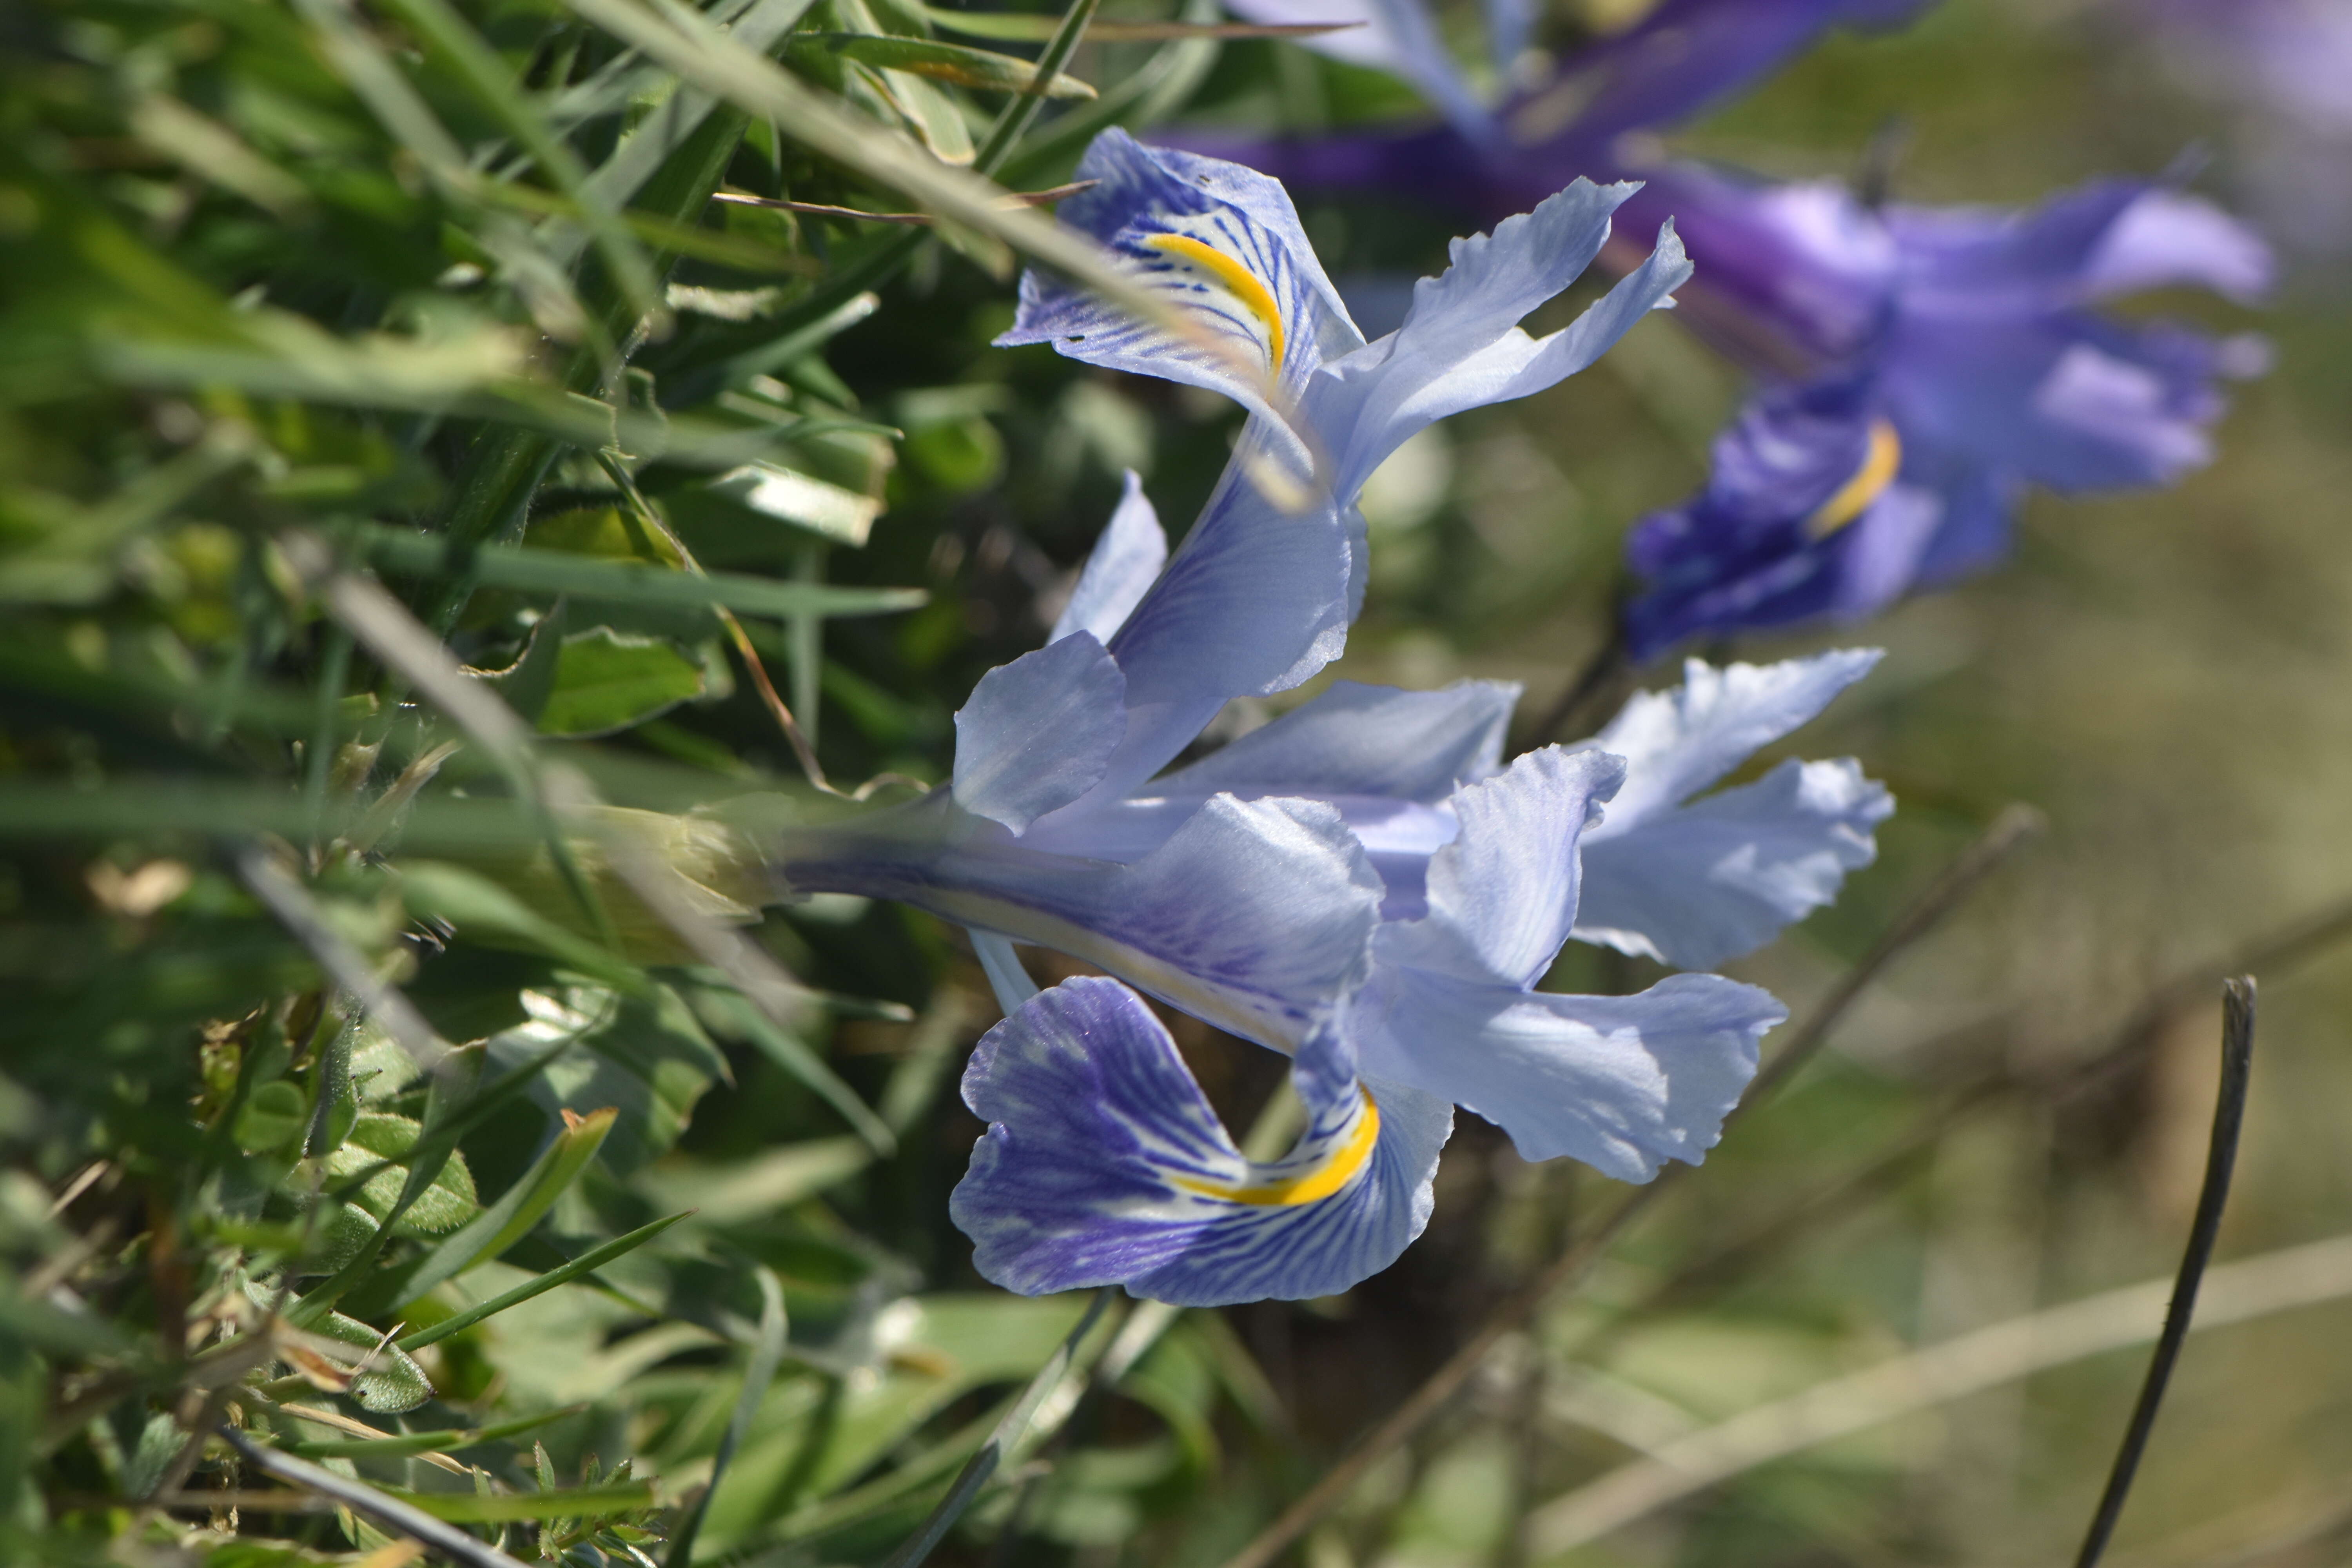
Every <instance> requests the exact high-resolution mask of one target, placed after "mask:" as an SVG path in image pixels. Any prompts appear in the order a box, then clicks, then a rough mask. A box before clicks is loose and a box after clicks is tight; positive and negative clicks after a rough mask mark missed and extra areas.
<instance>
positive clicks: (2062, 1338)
mask: <svg viewBox="0 0 2352 1568" xmlns="http://www.w3.org/2000/svg"><path fill="white" fill-rule="evenodd" d="M2172 1285H2173V1281H2172V1280H2171V1279H2149V1280H2146V1281H2143V1282H2142V1283H2140V1284H2137V1285H2128V1286H2126V1287H2124V1288H2123V1289H2118V1290H2109V1291H2105V1292H2104V1293H2103V1294H2100V1295H2097V1296H2090V1297H2086V1298H2084V1300H2079V1301H2069V1302H2067V1303H2066V1304H2065V1305H2064V1306H2063V1307H2051V1308H2047V1309H2044V1310H2042V1311H2039V1312H2031V1313H2028V1314H2026V1315H2025V1316H2023V1317H2021V1318H2011V1319H2010V1320H2009V1321H2006V1322H2000V1323H1994V1324H1992V1325H1991V1326H1990V1327H1988V1328H1982V1329H1978V1330H1975V1331H1971V1332H1969V1333H1965V1334H1960V1335H1958V1336H1956V1337H1954V1338H1952V1339H1948V1340H1946V1341H1944V1342H1941V1343H1940V1344H1934V1345H1929V1346H1927V1348H1926V1349H1924V1350H1918V1351H1914V1352H1911V1353H1909V1354H1907V1355H1901V1356H1896V1357H1895V1358H1894V1359H1893V1360H1891V1361H1885V1362H1881V1363H1879V1364H1878V1365H1876V1366H1874V1367H1869V1368H1865V1369H1864V1370H1863V1371H1861V1372H1857V1373H1848V1374H1847V1375H1846V1376H1843V1377H1837V1378H1832V1379H1831V1380H1829V1381H1828V1382H1826V1383H1820V1384H1814V1385H1813V1386H1812V1387H1811V1388H1809V1389H1806V1390H1805V1391H1804V1392H1803V1393H1801V1394H1791V1395H1790V1396H1789V1397H1788V1398H1786V1399H1778V1400H1774V1401H1773V1402H1772V1403H1770V1404H1769V1405H1759V1406H1757V1407H1756V1408H1755V1409H1753V1410H1746V1411H1742V1412H1741V1413H1740V1414H1738V1415H1735V1416H1733V1417H1731V1418H1730V1419H1729V1420H1727V1421H1725V1422H1722V1423H1719V1424H1718V1425H1717V1426H1710V1427H1707V1428H1706V1430H1705V1431H1702V1432H1698V1433H1695V1434H1693V1435H1692V1436H1688V1437H1685V1438H1683V1439H1682V1440H1681V1441H1679V1442H1675V1443H1670V1444H1667V1445H1666V1446H1665V1447H1663V1448H1661V1449H1660V1450H1659V1451H1658V1452H1657V1453H1656V1454H1655V1455H1654V1456H1653V1457H1651V1458H1643V1459H1637V1460H1635V1461H1633V1463H1632V1464H1628V1465H1624V1466H1622V1467H1620V1468H1617V1469H1614V1470H1612V1471H1610V1472H1609V1473H1608V1474H1606V1475H1604V1476H1602V1477H1601V1479H1598V1480H1595V1481H1592V1482H1590V1483H1588V1484H1587V1485H1585V1486H1582V1487H1579V1488H1578V1489H1576V1490H1574V1491H1572V1492H1570V1493H1569V1494H1568V1495H1567V1496H1565V1497H1562V1498H1559V1499H1556V1500H1553V1501H1552V1502H1549V1503H1548V1504H1546V1505H1545V1506H1544V1507H1543V1508H1541V1509H1539V1510H1537V1512H1536V1513H1535V1515H1534V1517H1533V1519H1532V1520H1531V1521H1530V1525H1529V1530H1530V1539H1531V1540H1532V1542H1533V1543H1534V1546H1535V1549H1536V1551H1537V1552H1538V1554H1549V1553H1555V1552H1566V1551H1568V1550H1569V1549H1570V1548H1571V1547H1575V1546H1579V1545H1581V1544H1583V1543H1584V1542H1588V1541H1592V1540H1596V1539H1598V1538H1599V1537H1601V1536H1603V1535H1606V1534H1608V1533H1609V1532H1610V1531H1612V1530H1616V1529H1618V1528H1620V1527H1622V1526H1623V1525H1626V1524H1630V1523H1632V1522H1633V1521H1635V1520H1637V1519H1640V1518H1642V1517H1643V1516H1644V1515H1646V1514H1649V1513H1652V1512H1654V1511H1655V1510H1658V1509H1661V1508H1664V1506H1666V1505H1667V1504H1668V1503H1671V1502H1674V1501H1676V1500H1679V1499H1682V1498H1685V1497H1688V1496H1690V1495H1691V1494H1693V1493H1694V1492H1699V1491H1704V1490H1706V1489H1707V1488H1709V1487H1711V1486H1714V1485H1716V1484H1717V1482H1720V1481H1724V1480H1727V1479H1730V1478H1732V1477H1734V1476H1737V1475H1739V1474H1741V1473H1743V1472H1745V1471H1748V1470H1751V1469H1754V1468H1757V1467H1758V1466H1759V1465H1766V1464H1769V1463H1771V1462H1772V1461H1773V1460H1775V1459H1780V1458H1787V1457H1789V1456H1790V1455H1791V1454H1796V1453H1801V1452H1802V1451H1803V1450H1805V1449H1807V1448H1811V1447H1818V1446H1819V1445H1821V1444H1823V1443H1827V1442H1830V1441H1832V1439H1835V1438H1838V1437H1843V1436H1850V1435H1852V1434H1853V1433H1856V1432H1861V1431H1865V1430H1867V1429H1869V1428H1870V1427H1873V1426H1879V1425H1882V1424H1883V1423H1885V1422H1888V1421H1892V1420H1894V1419H1895V1417H1897V1416H1900V1415H1911V1414H1913V1413H1914V1412H1916V1411H1920V1410H1925V1409H1927V1408H1929V1407H1930V1406H1932V1405H1942V1404H1946V1403H1948V1402H1949V1401H1951V1400H1955V1399H1961V1398H1965V1397H1966V1396H1968V1395H1969V1394H1977V1393H1980V1392H1982V1391H1983V1390H1985V1389H1988V1388H1993V1387H1997V1386H1998V1385H2000V1384H2004V1383H2010V1382H2013V1381H2015V1380H2016V1379H2018V1378H2021V1377H2026V1376H2030V1375H2032V1373H2037V1372H2044V1371H2047V1370H2049V1369H2050V1368H2052V1367H2057V1366H2063V1365H2065V1364H2067V1363H2070V1362H2077V1361H2081V1360H2084V1358H2086V1357H2089V1356H2094V1355H2098V1354H2100V1353H2102V1352H2106V1351H2116V1350H2126V1349H2128V1348H2130V1347H2131V1346H2133V1345H2138V1344H2146V1343H2147V1342H2149V1341H2150V1340H2153V1339H2155V1338H2156V1337H2157V1332H2158V1324H2159V1323H2160V1322H2161V1321H2162V1320H2163V1317H2164V1313H2165V1306H2166V1302H2167V1301H2168V1300H2169V1298H2170V1296H2171V1293H2172ZM2203 1295H2204V1310H2203V1311H2202V1313H2201V1314H2200V1317H2199V1318H2198V1321H2196V1323H2195V1324H2193V1325H2192V1331H2198V1332H2201V1331H2205V1330H2207V1329H2218V1328H2221V1327H2223V1326H2224V1325H2227V1324H2231V1323H2243V1322H2249V1321H2252V1320H2253V1319H2256V1318H2263V1317H2269V1316H2271V1315H2272V1314H2273V1313H2277V1312H2284V1311H2291V1310H2294V1309H2295V1308H2298V1307H2310V1306H2316V1305H2318V1304H2320V1303H2321V1302H2325V1301H2333V1300H2339V1299H2341V1298H2343V1297H2345V1296H2347V1295H2352V1236H2339V1237H2330V1238H2329V1239H2328V1240H2326V1241H2315V1242H2312V1243H2310V1244H2308V1245H2306V1246H2303V1247H2286V1248H2284V1249H2282V1250H2280V1251H2277V1252H2267V1253H2263V1254H2261V1255H2260V1256H2258V1257H2254V1258H2243V1259H2241V1260H2240V1261H2238V1262H2235V1263H2227V1264H2223V1265H2222V1266H2221V1267H2220V1268H2215V1269H2213V1270H2212V1271H2211V1272H2210V1273H2209V1274H2207V1275H2206V1276H2205V1287H2204V1293H2203Z"/></svg>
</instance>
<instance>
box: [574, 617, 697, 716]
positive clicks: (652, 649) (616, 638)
mask: <svg viewBox="0 0 2352 1568" xmlns="http://www.w3.org/2000/svg"><path fill="white" fill-rule="evenodd" d="M705 686H706V679H705V676H704V671H703V668H702V666H701V665H700V664H698V663H697V662H695V661H694V660H693V659H690V658H687V657H686V656H685V655H684V654H681V653H679V652H678V651H677V647H675V646H674V645H672V644H671V643H668V642H667V641H664V640H662V639H660V638H658V637H630V636H627V635H625V634H623V633H620V632H616V631H614V630H613V629H612V628H611V627H610V626H596V627H593V628H592V629H591V630H588V631H584V632H581V633H578V634H577V635H575V636H572V637H565V638H564V639H563V647H562V652H561V653H560V654H559V655H558V657H557V659H556V665H555V684H554V688H553V689H551V691H549V693H548V696H547V706H546V707H544V708H542V709H541V710H540V715H539V730H540V733H541V734H543V735H569V736H573V737H582V738H584V737H588V736H594V735H610V734H614V733H616V732H617V731H622V730H625V729H627V728H628V727H629V726H630V725H632V724H635V723H637V722H639V721H643V720H646V719H651V718H655V717H656V716H657V715H660V714H663V713H667V712H668V711H669V710H671V709H673V708H675V707H677V705H678V704H679V703H681V702H686V701H689V700H693V699H694V698H697V697H699V696H701V695H702V693H703V690H704V688H705Z"/></svg>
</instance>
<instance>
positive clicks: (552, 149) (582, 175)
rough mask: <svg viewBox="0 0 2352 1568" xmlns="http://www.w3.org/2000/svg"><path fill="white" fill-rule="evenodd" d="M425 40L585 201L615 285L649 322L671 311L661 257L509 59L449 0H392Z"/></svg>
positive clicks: (545, 169)
mask: <svg viewBox="0 0 2352 1568" xmlns="http://www.w3.org/2000/svg"><path fill="white" fill-rule="evenodd" d="M388 3H389V4H390V5H392V7H393V8H394V10H396V11H398V12H399V13H400V15H401V16H404V17H405V18H406V19H407V22H408V24H409V26H412V27H414V28H415V29H416V31H417V32H418V34H419V35H421V36H422V37H423V38H424V39H425V42H426V43H427V44H428V45H429V46H430V47H432V48H433V50H434V51H436V53H437V54H439V55H440V57H441V58H443V59H445V60H446V61H447V62H448V64H449V65H450V66H451V67H452V68H454V71H455V74H456V76H457V79H459V80H461V81H463V82H464V83H465V84H466V86H467V89H469V90H470V91H471V92H472V94H473V95H474V97H475V99H476V100H478V102H479V103H480V104H481V105H482V107H483V108H485V109H487V110H489V111H490V113H491V114H493V115H495V116H496V117H497V118H498V119H499V121H500V122H501V123H503V124H504V125H505V126H506V128H507V131H508V132H509V134H511V135H512V136H513V137H514V138H515V140H516V141H518V142H521V143H522V144H523V146H524V147H525V148H526V149H528V150H529V152H530V156H531V159H532V161H533V162H534V163H537V164H538V165H539V168H540V170H541V173H543V174H546V175H547V177H548V178H549V179H551V180H552V181H553V182H554V183H555V186H556V188H557V189H558V190H560V191H562V193H563V194H564V195H565V196H567V197H569V198H570V199H571V200H572V201H573V202H576V203H577V204H579V207H580V213H581V216H582V218H583V221H584V222H585V223H586V225H587V226H588V230H589V232H590V233H591V234H592V235H593V236H594V237H595V241H596V247H597V249H598V250H599V251H600V252H601V253H602V254H603V255H604V263H605V265H606V266H607V267H609V268H611V269H612V273H613V278H614V281H615V282H616V283H617V284H618V285H619V287H620V289H621V292H622V293H623V294H624V295H625V296H626V297H627V299H628V300H629V303H630V305H631V308H632V309H633V310H635V312H636V314H637V315H638V316H639V317H640V318H641V319H642V318H646V317H653V318H659V317H661V316H662V315H663V314H664V313H665V312H664V310H663V306H662V300H661V284H660V280H659V279H656V277H655V276H654V266H653V258H651V257H649V256H647V255H646V252H645V248H644V247H642V246H640V245H639V244H638V243H637V239H636V237H635V235H634V234H632V233H631V232H630V231H629V227H628V226H627V225H626V224H625V223H623V222H622V221H621V216H620V214H619V212H618V211H617V210H616V209H615V207H614V205H613V204H612V203H611V202H609V201H608V200H607V199H606V198H605V195H604V193H603V192H602V191H600V190H598V189H596V188H595V187H594V186H593V184H591V182H590V180H589V174H588V170H587V167H586V166H585V165H584V164H583V163H581V162H580V157H579V154H577V153H574V152H572V149H571V147H570V146H569V145H568V144H566V143H565V142H564V141H563V140H562V138H561V137H560V136H558V135H557V134H556V133H555V131H554V129H553V127H551V126H550V125H549V124H548V123H547V121H545V120H543V119H541V117H540V114H539V111H538V110H536V109H535V108H534V107H532V104H531V101H530V98H529V97H528V96H527V95H526V94H525V93H524V92H523V91H522V90H521V84H520V83H519V82H517V81H516V80H515V79H514V78H513V75H512V73H510V72H509V70H508V69H507V68H506V65H505V62H504V61H502V60H500V59H499V57H498V55H497V54H496V53H495V52H494V51H493V50H492V49H491V48H490V47H489V45H488V44H487V43H485V42H484V41H483V40H482V37H481V35H480V34H478V33H477V32H475V31H474V29H473V27H472V26H471V25H469V24H468V23H467V21H466V19H465V18H464V17H463V16H459V15H458V14H457V11H456V10H455V9H454V8H452V7H451V6H450V5H448V3H447V0H388Z"/></svg>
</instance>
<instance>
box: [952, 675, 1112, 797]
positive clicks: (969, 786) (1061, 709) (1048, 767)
mask: <svg viewBox="0 0 2352 1568" xmlns="http://www.w3.org/2000/svg"><path fill="white" fill-rule="evenodd" d="M1126 695H1127V679H1126V677H1124V676H1122V675H1121V674H1120V673H1119V669H1118V665H1117V664H1116V663H1114V662H1113V661H1112V659H1111V657H1110V655H1109V654H1108V653H1107V652H1105V651H1104V649H1103V645H1102V644H1100V643H1098V642H1097V641H1096V640H1095V638H1094V634H1093V633H1091V632H1080V633H1078V634H1076V636H1074V637H1066V638H1064V639H1063V640H1062V641H1060V642H1057V643H1055V644H1053V645H1051V646H1050V647H1042V648H1039V649H1037V650H1036V651H1035V652H1034V653H1025V654H1023V655H1022V656H1021V657H1020V658H1016V659H1014V660H1013V662H1012V663H1011V664H1001V665H999V666H997V667H996V668H994V669H992V670H990V671H989V672H988V673H987V674H986V675H983V676H982V677H981V678H980V684H979V685H977V686H975V687H973V688H972V691H971V700H969V701H967V702H966V703H965V704H964V705H963V707H962V708H961V709H960V710H958V711H957V713H956V716H955V727H956V750H955V775H954V777H955V799H956V804H957V805H960V806H961V807H962V808H963V809H964V810H966V811H969V812H971V814H972V815H973V816H984V817H987V818H989V819H990V820H992V821H994V822H1001V823H1003V825H1004V826H1007V827H1009V828H1011V829H1012V830H1013V832H1015V833H1020V832H1022V831H1023V830H1024V829H1025V828H1027V827H1028V826H1029V824H1030V823H1031V822H1033V821H1034V820H1035V819H1036V818H1038V817H1040V816H1044V815H1045V813H1047V812H1049V811H1052V810H1054V809H1055V808H1056V807H1059V806H1064V805H1068V804H1069V803H1070V802H1072V801H1074V800H1076V799H1077V798H1078V796H1080V795H1084V794H1086V792H1087V790H1089V789H1091V788H1092V787H1093V786H1094V785H1095V784H1097V782H1099V781H1100V780H1101V778H1102V776H1103V770H1104V769H1105V768H1106V767H1107V766H1108V763H1109V762H1110V757H1111V753H1112V752H1113V751H1114V750H1115V749H1116V748H1117V747H1118V742H1119V740H1120V737H1121V736H1122V735H1124V734H1125V732H1126V730H1127V708H1126V704H1125V699H1126Z"/></svg>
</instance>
